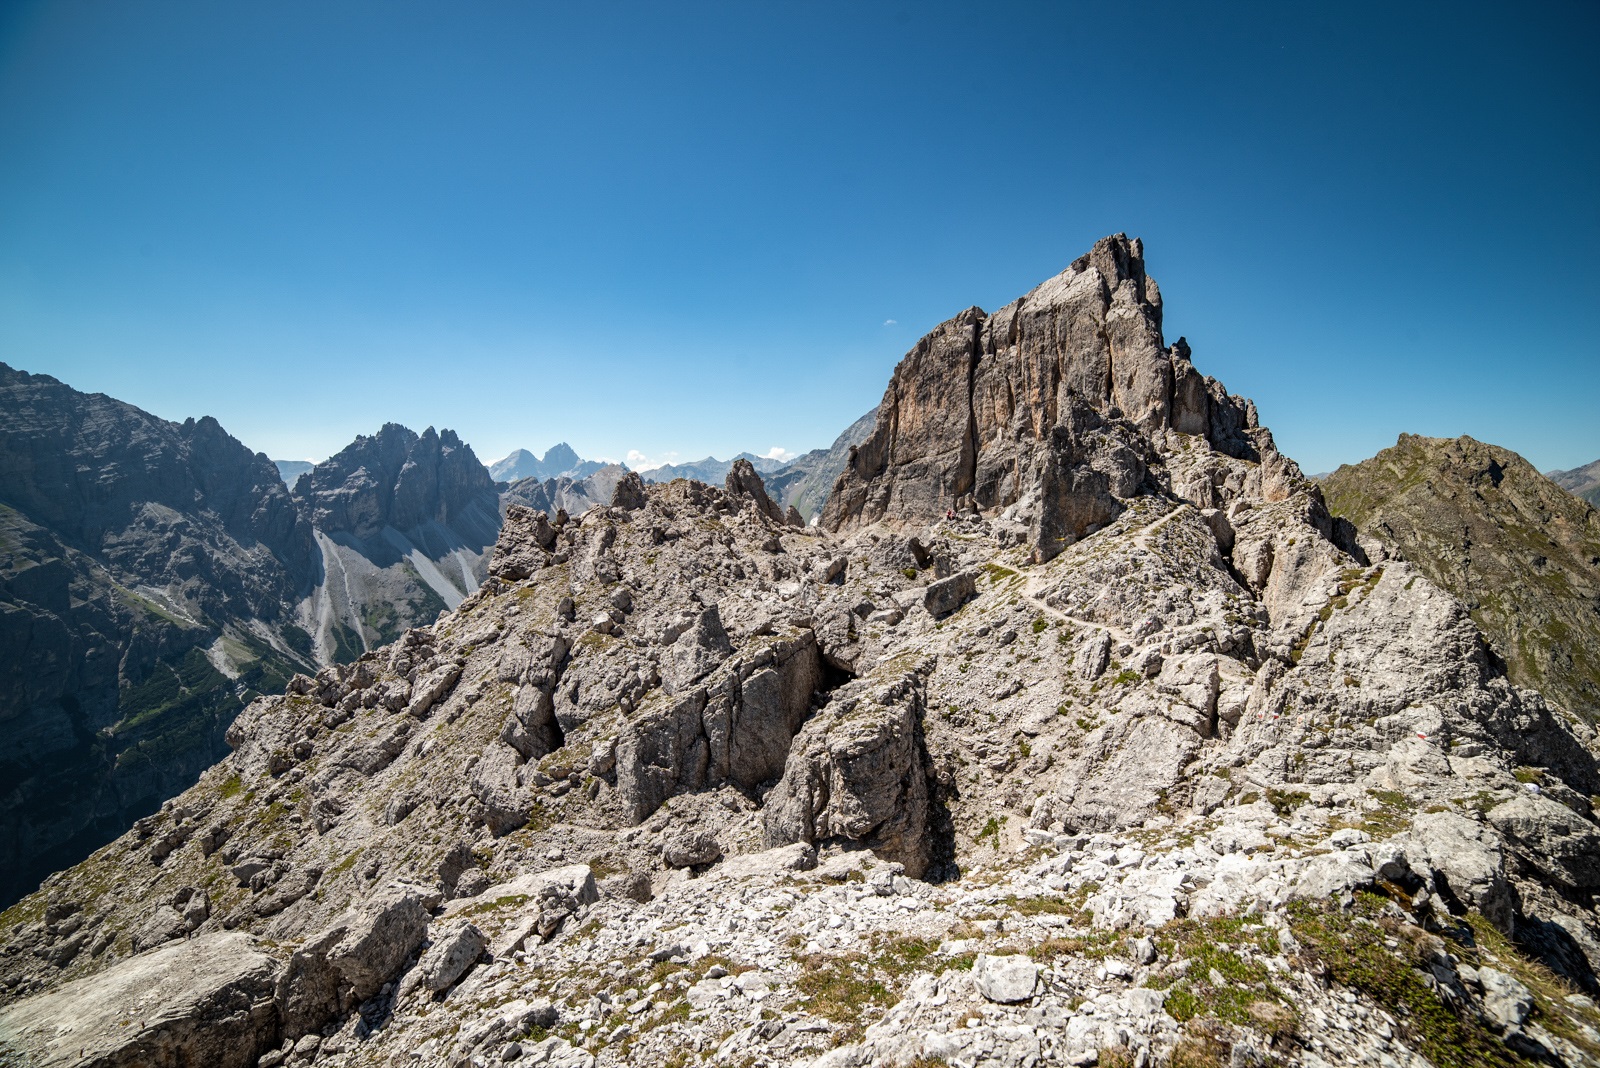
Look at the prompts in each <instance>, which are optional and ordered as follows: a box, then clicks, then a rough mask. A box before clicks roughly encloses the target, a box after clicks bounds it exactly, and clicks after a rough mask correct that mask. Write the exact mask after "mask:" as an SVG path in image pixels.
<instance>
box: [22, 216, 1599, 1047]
mask: <svg viewBox="0 0 1600 1068" xmlns="http://www.w3.org/2000/svg"><path fill="white" fill-rule="evenodd" d="M1097 260H1098V262H1096V261H1097ZM1142 271H1143V266H1142V255H1141V250H1140V249H1139V248H1138V246H1137V243H1136V242H1130V241H1127V240H1126V239H1125V238H1120V237H1118V238H1110V239H1108V240H1107V242H1103V243H1101V244H1099V245H1097V246H1096V249H1095V251H1094V252H1093V253H1092V254H1091V256H1090V257H1089V262H1085V263H1083V264H1082V265H1081V266H1077V265H1075V266H1074V267H1073V268H1071V269H1069V270H1068V271H1067V272H1064V273H1063V274H1062V275H1061V276H1058V277H1057V278H1056V279H1052V280H1051V281H1050V282H1047V283H1045V285H1044V286H1041V287H1039V288H1038V289H1036V290H1035V291H1034V292H1033V293H1031V294H1029V295H1028V296H1027V297H1024V298H1022V299H1021V300H1019V301H1017V302H1015V303H1014V304H1012V305H1008V306H1007V307H1006V308H1003V309H1001V310H1000V311H999V312H996V313H994V314H992V315H989V314H985V313H983V312H981V311H978V310H976V309H973V310H970V311H969V312H967V313H963V314H962V315H960V316H957V317H956V318H954V319H952V320H951V321H950V322H948V323H946V324H944V325H943V326H941V327H940V328H938V329H937V330H935V331H934V332H933V333H932V334H930V335H929V336H928V337H927V338H924V339H923V340H922V341H921V342H920V343H919V344H918V346H917V348H915V349H914V350H913V351H912V353H911V354H909V355H908V356H907V357H906V360H905V361H903V362H902V364H901V366H900V368H898V369H897V370H896V372H895V376H894V380H893V381H892V383H891V385H890V389H889V391H888V392H887V394H886V396H885V399H884V403H883V406H882V407H881V408H880V410H879V413H878V416H877V420H876V422H875V425H874V429H873V432H872V434H871V435H870V436H869V437H868V438H867V440H866V441H864V442H863V443H862V444H860V445H859V446H857V447H856V448H855V450H854V454H853V456H851V458H850V461H849V466H848V467H847V468H846V469H845V472H844V474H843V475H842V476H841V478H840V482H839V489H838V490H837V491H836V493H835V500H834V501H833V502H830V504H829V505H828V509H827V515H828V517H829V519H830V522H829V524H828V526H827V527H826V528H823V529H818V528H808V529H805V530H798V529H795V528H794V527H793V526H790V525H786V522H780V521H779V519H778V517H777V516H776V515H775V514H774V511H775V509H773V508H772V507H771V498H770V497H769V496H768V495H767V492H766V488H765V487H764V486H763V485H762V483H761V479H760V476H759V472H758V471H757V470H756V468H755V467H754V465H752V464H750V463H748V461H740V462H738V463H735V464H733V465H731V467H730V468H729V470H728V472H727V477H726V481H725V484H724V485H723V486H722V487H716V486H709V485H706V484H705V483H703V482H700V481H696V480H692V479H675V480H673V481H671V482H668V483H665V484H656V485H647V484H646V480H645V479H643V478H641V477H639V476H638V475H637V474H632V473H628V472H626V471H622V470H620V469H618V470H617V471H616V472H614V474H615V477H614V478H613V479H612V480H611V481H610V484H609V486H608V487H606V489H607V490H608V492H607V493H606V494H605V496H604V497H603V500H606V501H609V502H610V503H609V504H605V503H598V504H597V506H594V507H590V508H588V509H587V510H586V511H585V512H583V513H582V514H568V513H565V512H563V511H562V510H561V509H560V508H559V507H557V508H555V509H554V510H553V511H550V510H546V509H534V508H529V507H525V506H522V505H519V504H516V503H507V505H506V514H505V522H504V524H503V526H502V527H501V529H500V533H499V540H498V542H497V543H496V545H495V548H494V551H493V555H492V557H490V559H489V561H488V566H487V568H486V575H485V578H484V580H483V581H482V583H481V585H479V586H478V588H477V589H475V590H474V591H473V592H471V593H470V594H468V595H467V596H465V597H464V598H463V599H462V600H461V601H460V602H459V603H458V604H457V605H456V606H455V607H454V608H453V610H451V611H449V612H446V613H444V614H442V615H440V616H439V618H438V619H437V620H436V621H435V622H433V623H432V624H430V625H428V626H421V627H413V628H410V629H407V630H405V631H403V632H402V633H400V634H399V635H398V636H397V637H396V638H395V640H393V641H392V642H390V643H389V644H387V645H386V646H384V647H382V648H373V649H370V650H369V651H368V652H366V653H365V654H363V655H361V656H360V657H359V658H357V659H356V660H354V662H352V663H346V664H338V665H334V666H329V667H326V668H324V669H323V670H321V671H318V672H317V673H316V675H315V676H297V677H295V678H294V679H292V680H291V681H290V682H289V684H288V686H287V688H286V692H285V693H284V694H283V695H281V696H267V697H263V698H261V699H260V700H257V701H255V702H254V703H252V704H251V706H250V707H249V708H248V709H247V710H246V712H245V713H244V714H243V715H241V716H240V718H239V719H238V720H237V721H236V722H235V723H234V725H233V727H232V728H231V729H230V730H229V733H228V741H229V743H230V745H231V746H232V747H233V752H232V754H231V755H230V756H229V757H227V758H226V760H225V761H223V762H222V763H220V764H219V765H218V766H217V767H215V768H213V769H212V770H211V771H209V772H207V773H206V774H205V776H203V777H202V779H201V781H200V782H199V783H198V784H197V785H196V786H195V787H194V788H193V789H191V790H189V791H187V792H185V793H184V794H183V795H182V796H181V797H178V798H175V799H174V800H173V801H172V802H171V803H170V804H168V805H166V806H163V808H162V810H161V812H159V813H157V814H155V815H153V816H152V817H151V818H149V819H147V820H142V821H140V823H139V824H137V825H136V826H135V827H134V828H133V829H132V830H131V831H130V832H129V833H128V834H125V835H123V836H122V837H121V838H120V839H118V840H117V841H116V842H114V843H112V844H111V845H110V846H109V847H107V848H106V849H104V850H102V851H100V852H98V853H96V854H95V855H94V856H93V857H91V858H90V859H89V860H87V861H85V862H84V863H83V864H81V865H79V866H77V867H75V868H73V869H71V870H68V871H64V872H62V873H60V874H58V875H57V876H54V877H52V878H51V879H50V880H49V881H48V883H47V884H46V885H45V886H44V887H43V888H42V889H41V891H40V892H39V893H36V894H33V895H30V896H29V897H27V898H25V899H24V900H22V901H20V902H18V903H17V905H15V906H13V908H11V909H10V910H8V911H7V912H6V913H4V914H3V916H0V930H5V931H8V932H9V941H8V943H7V944H6V945H5V947H4V948H3V951H0V1059H4V1058H5V1056H6V1055H7V1054H12V1053H13V1051H15V1053H14V1057H13V1059H18V1060H24V1062H26V1059H27V1058H31V1059H33V1060H37V1061H39V1062H41V1063H63V1062H64V1063H72V1058H73V1053H72V1051H73V1050H80V1051H87V1052H84V1053H83V1054H81V1055H80V1057H79V1059H80V1060H84V1059H92V1060H94V1062H95V1063H104V1064H135V1063H144V1062H145V1061H148V1059H149V1057H148V1052H147V1051H149V1050H152V1049H158V1050H163V1051H171V1056H170V1058H169V1059H170V1060H171V1061H173V1062H175V1063H176V1062H182V1063H221V1064H231V1063H238V1064H240V1065H243V1066H248V1065H250V1064H252V1063H254V1064H256V1065H257V1066H258V1068H272V1066H274V1065H286V1066H288V1068H299V1066H300V1065H303V1064H308V1063H315V1064H317V1065H318V1066H321V1068H357V1066H366V1065H393V1066H402V1065H403V1066H407V1068H460V1066H462V1065H468V1064H471V1065H486V1064H489V1063H528V1064H539V1065H552V1066H559V1068H624V1066H627V1068H637V1066H647V1068H681V1066H683V1065H684V1064H685V1063H688V1062H691V1061H693V1060H695V1059H696V1058H695V1057H694V1056H693V1054H699V1057H698V1059H699V1060H701V1061H704V1062H705V1063H713V1062H714V1063H719V1064H720V1063H732V1064H743V1063H748V1064H795V1065H802V1066H805V1068H860V1066H865V1065H871V1064H908V1063H919V1062H920V1063H950V1064H960V1065H994V1066H1017V1068H1021V1066H1028V1065H1062V1066H1066V1065H1090V1064H1107V1065H1109V1064H1117V1065H1156V1066H1160V1065H1177V1064H1206V1065H1220V1064H1247V1065H1261V1064H1268V1063H1274V1062H1282V1063H1285V1064H1299V1065H1317V1064H1347V1063H1348V1064H1359V1063H1367V1064H1370V1063H1382V1064H1388V1063H1391V1062H1392V1063H1394V1064H1397V1065H1408V1066H1409V1065H1417V1066H1420V1065H1424V1064H1447V1063H1476V1064H1485V1065H1487V1064H1506V1063H1516V1062H1517V1061H1518V1059H1519V1058H1521V1059H1524V1060H1525V1061H1526V1062H1528V1063H1549V1064H1556V1063H1564V1064H1572V1065H1577V1064H1587V1063H1594V1061H1595V1059H1596V1057H1597V1056H1600V1013H1597V1011H1596V1009H1595V1001H1594V1000H1593V999H1594V998H1595V997H1596V996H1600V980H1597V979H1596V971H1597V969H1600V913H1597V910H1596V908H1595V903H1596V900H1597V895H1600V860H1597V858H1600V824H1597V822H1596V820H1595V818H1594V813H1595V808H1596V798H1597V796H1600V768H1597V765H1596V760H1595V755H1594V752H1595V748H1596V738H1597V736H1596V733H1595V732H1594V731H1593V730H1592V729H1591V728H1589V727H1587V726H1586V725H1585V724H1582V723H1580V722H1578V721H1576V720H1574V719H1572V718H1571V717H1569V716H1566V715H1564V714H1563V713H1561V712H1560V710H1558V709H1552V708H1551V707H1549V706H1548V705H1547V704H1546V703H1545V701H1544V700H1543V698H1542V697H1541V696H1540V695H1539V694H1538V693H1536V692H1533V691H1531V690H1525V689H1521V688H1519V687H1517V686H1515V685H1513V684H1512V683H1511V681H1509V680H1508V679H1507V677H1506V675H1505V672H1504V670H1503V668H1502V665H1501V664H1500V663H1499V662H1498V661H1497V659H1496V658H1495V657H1494V656H1492V655H1491V654H1490V652H1489V650H1488V648H1487V647H1486V646H1485V644H1484V642H1483V639H1482V636H1481V635H1480V633H1479V631H1478V630H1477V628H1476V627H1475V626H1474V625H1473V623H1472V620H1471V619H1470V618H1469V616H1468V614H1467V609H1466V607H1465V606H1464V605H1463V604H1462V603H1461V602H1460V601H1459V600H1457V599H1456V598H1455V597H1453V596H1452V595H1451V594H1450V593H1448V592H1446V591H1445V590H1444V589H1441V588H1440V587H1439V586H1438V585H1436V584H1435V583H1434V582H1432V581H1430V580H1429V578H1428V577H1427V576H1426V575H1425V574H1423V573H1422V572H1420V571H1419V570H1418V568H1417V567H1415V566H1413V565H1411V564H1410V563H1408V562H1406V561H1405V560H1403V559H1398V558H1392V557H1381V556H1380V557H1379V558H1376V559H1373V558H1369V557H1368V556H1367V555H1366V554H1364V553H1363V552H1362V550H1361V549H1360V547H1359V545H1358V544H1357V542H1356V540H1355V539H1354V538H1353V537H1352V536H1351V531H1349V530H1348V529H1346V528H1344V527H1341V526H1340V525H1338V524H1336V523H1335V522H1334V521H1333V520H1332V519H1331V518H1330V516H1329V515H1328V513H1327V511H1326V509H1325V507H1324V505H1323V500H1322V497H1321V495H1320V492H1319V491H1318V489H1317V487H1316V486H1315V485H1314V484H1312V483H1310V482H1308V481H1306V480H1305V479H1303V478H1302V477H1301V476H1300V474H1299V472H1298V469H1297V468H1295V467H1294V465H1293V464H1291V463H1289V462H1288V461H1287V460H1284V459H1283V458H1282V457H1281V456H1279V455H1278V454H1277V452H1276V450H1275V448H1273V445H1272V440H1271V436H1270V434H1268V433H1267V432H1266V431H1265V430H1264V429H1262V428H1261V427H1259V426H1258V425H1257V421H1256V419H1255V417H1254V412H1253V409H1252V408H1251V407H1250V406H1249V404H1248V402H1246V401H1243V400H1240V399H1239V398H1235V397H1231V396H1229V395H1228V394H1227V393H1226V392H1225V391H1224V390H1222V388H1221V386H1220V385H1219V384H1217V383H1215V382H1214V381H1212V380H1209V379H1203V378H1200V377H1199V376H1198V374H1197V373H1195V372H1194V371H1193V368H1192V364H1191V363H1190V360H1189V358H1188V354H1187V351H1186V346H1184V345H1181V344H1179V345H1174V346H1171V347H1166V346H1165V345H1164V343H1163V339H1162V338H1161V336H1160V320H1159V297H1158V295H1157V291H1156V289H1155V283H1154V282H1153V281H1151V280H1149V279H1148V278H1145V277H1144V276H1143V274H1142ZM1500 466H1501V469H1502V472H1503V474H1504V478H1503V480H1502V484H1501V487H1500V488H1501V489H1503V488H1504V487H1505V486H1509V485H1511V484H1512V482H1513V480H1514V479H1513V469H1512V467H1511V466H1510V465H1508V464H1504V463H1502V464H1501V465H1500ZM1488 470H1492V469H1488ZM1490 481H1491V482H1492V477H1491V479H1490ZM570 488H571V487H565V489H566V490H570ZM1493 488H1494V487H1492V486H1491V489H1493ZM543 489H544V490H546V491H548V489H549V487H543ZM557 489H562V487H557ZM600 489H601V487H599V486H598V485H591V486H590V487H588V492H592V493H595V494H599V493H600ZM1486 492H1487V491H1486ZM586 495H587V494H586ZM952 509H953V510H955V511H957V512H958V513H959V514H958V515H954V516H949V515H948V514H947V513H948V512H949V511H950V510H952ZM930 512H932V513H933V514H929V513H930ZM1374 554H1375V555H1376V550H1374ZM191 936H192V937H191ZM202 964H203V965H204V967H202V966H201V965H202ZM1558 976H1559V978H1557V977H1558ZM150 990H157V991H159V992H160V997H161V1001H162V1005H163V1011H162V1013H161V1014H160V1015H159V1017H156V1018H154V1019H150V1018H149V1016H148V1014H146V1012H145V1010H144V1008H143V1007H142V1005H143V1004H146V1002H141V1000H140V999H141V998H142V997H145V996H146V992H147V991H150ZM86 1007H89V1008H88V1009H86ZM91 1010H92V1011H91ZM13 1036H14V1037H13Z"/></svg>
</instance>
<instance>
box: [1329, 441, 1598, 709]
mask: <svg viewBox="0 0 1600 1068" xmlns="http://www.w3.org/2000/svg"><path fill="white" fill-rule="evenodd" d="M1322 489H1323V493H1324V494H1325V495H1326V497H1327V502H1328V507H1329V509H1330V510H1331V511H1332V512H1333V513H1334V514H1335V515H1338V516H1341V517H1344V518H1346V519H1348V520H1350V521H1351V522H1352V523H1354V524H1355V525H1356V526H1357V527H1359V528H1360V529H1361V530H1362V532H1363V535H1364V536H1365V538H1366V539H1367V541H1366V542H1365V544H1367V546H1368V549H1367V551H1368V553H1369V554H1370V555H1374V556H1376V555H1380V554H1383V553H1396V554H1399V555H1402V556H1404V557H1405V558H1406V559H1408V560H1410V561H1412V562H1413V563H1414V564H1415V565H1416V566H1417V567H1418V568H1420V569H1421V570H1422V571H1423V572H1424V573H1426V574H1427V576H1428V577H1429V578H1430V579H1432V580H1433V581H1434V582H1436V583H1438V584H1439V585H1440V586H1442V587H1444V588H1445V589H1447V590H1449V591H1450V592H1451V593H1453V594H1455V595H1456V596H1457V597H1459V598H1461V600H1462V601H1464V602H1465V603H1466V605H1467V607H1468V608H1469V609H1470V610H1471V612H1472V618H1473V620H1474V621H1475V622H1477V624H1478V625H1479V626H1480V627H1482V628H1483V630H1484V633H1485V634H1486V635H1488V637H1489V640H1490V642H1491V644H1492V645H1493V647H1494V649H1495V652H1496V653H1497V654H1498V655H1499V656H1500V657H1502V658H1503V659H1504V660H1505V662H1506V665H1507V668H1508V670H1509V673H1510V675H1511V678H1512V679H1514V680H1515V681H1516V682H1518V683H1520V684H1522V685H1524V686H1533V687H1537V688H1538V689H1539V691H1540V692H1541V693H1543V694H1544V696H1545V697H1546V698H1547V699H1548V700H1549V701H1550V702H1551V703H1552V704H1554V705H1557V706H1558V707H1560V708H1563V709H1566V710H1567V711H1569V712H1571V713H1573V714H1575V715H1577V716H1580V717H1582V718H1583V719H1586V720H1588V721H1589V722H1591V723H1600V513H1597V512H1596V511H1595V510H1594V508H1592V507H1591V506H1590V505H1589V504H1588V503H1587V502H1585V501H1582V500H1579V499H1578V498H1576V497H1573V496H1571V495H1569V494H1568V493H1566V492H1564V491H1563V490H1561V489H1560V488H1558V487H1557V486H1556V485H1555V484H1553V483H1552V482H1550V481H1549V480H1548V479H1546V478H1545V477H1544V476H1543V475H1541V474H1539V472H1538V471H1536V470H1535V469H1534V468H1533V465H1531V464H1529V463H1528V462H1527V461H1526V460H1524V459H1523V458H1522V457H1521V456H1518V455H1517V454H1516V453H1514V452H1512V451H1511V450H1510V449H1503V448H1501V447H1499V446H1497V445H1490V444H1487V443H1485V442H1481V441H1478V440H1476V439H1474V438H1471V437H1468V436H1466V435H1464V434H1463V435H1462V436H1460V437H1458V438H1429V437H1423V436H1421V435H1418V434H1401V435H1400V437H1399V440H1398V441H1396V442H1395V444H1394V445H1393V446H1391V447H1390V448H1387V449H1384V450H1383V451H1382V452H1379V453H1378V454H1377V455H1376V456H1374V457H1372V458H1371V459H1368V460H1364V461H1362V462H1361V463H1359V464H1354V465H1346V466H1343V467H1340V468H1339V469H1338V470H1337V471H1335V472H1333V474H1331V475H1329V476H1328V477H1327V478H1326V479H1324V480H1323V485H1322Z"/></svg>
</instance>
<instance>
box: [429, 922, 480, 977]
mask: <svg viewBox="0 0 1600 1068" xmlns="http://www.w3.org/2000/svg"><path fill="white" fill-rule="evenodd" d="M488 948H489V936H488V935H486V934H484V933H483V931H481V930H479V928H478V926H477V925H476V924H473V923H470V922H467V921H465V920H461V921H457V922H456V923H454V924H452V925H450V926H448V927H446V928H445V929H444V930H443V931H441V932H439V933H438V934H436V935H435V936H434V939H433V945H431V946H429V947H428V949H427V952H425V953H423V955H422V959H421V960H419V961H418V962H417V972H416V974H417V983H418V985H420V986H421V987H422V988H423V989H424V990H426V991H428V992H430V993H435V994H436V993H438V992H440V991H442V990H448V989H449V988H450V987H452V986H454V985H455V984H456V982H457V981H458V980H460V978H461V977H462V976H463V975H465V974H466V973H467V970H468V969H469V968H471V967H472V966H473V965H474V964H476V963H477V962H478V958H479V957H480V956H482V955H483V951H484V950H485V949H488Z"/></svg>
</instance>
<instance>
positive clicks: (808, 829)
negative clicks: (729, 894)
mask: <svg viewBox="0 0 1600 1068" xmlns="http://www.w3.org/2000/svg"><path fill="white" fill-rule="evenodd" d="M921 713H922V697H921V692H920V688H919V687H918V685H917V683H916V681H915V680H913V679H905V680H901V681H899V682H896V683H894V684H891V685H890V686H889V687H888V688H886V689H884V690H882V691H881V692H879V693H876V694H867V693H860V694H849V693H847V692H844V691H841V692H840V694H838V695H837V696H835V697H834V699H833V700H832V701H831V702H830V704H829V707H828V708H827V709H826V710H825V711H823V712H822V713H821V714H819V715H818V716H817V717H816V718H815V719H813V720H812V721H811V722H810V723H808V724H807V725H806V728H805V730H804V731H802V732H801V735H800V737H799V738H797V739H796V740H795V748H794V752H793V753H792V755H791V756H790V757H789V760H788V763H787V765H786V766H785V768H784V772H783V778H782V780H781V781H780V782H779V783H778V785H777V786H776V787H775V788H774V789H773V792H772V794H771V796H770V797H769V798H768V799H767V809H766V842H767V845H769V846H781V845H787V844H789V843H791V842H811V843H816V842H826V841H828V840H830V839H835V840H839V839H842V840H844V841H848V842H853V843H860V844H861V845H865V846H867V847H868V848H871V849H872V850H874V851H875V852H877V853H878V854H879V855H881V856H884V857H887V858H889V859H892V860H895V861H897V862H899V863H901V864H903V865H904V866H905V870H906V871H907V872H908V873H909V874H911V875H912V876H913V877H919V876H921V875H922V874H923V872H925V871H926V870H927V868H928V864H929V862H930V860H931V859H932V858H931V856H930V850H929V842H928V830H929V823H930V819H929V814H928V803H929V789H928V764H927V756H926V749H925V746H924V742H923V739H922V737H921V733H920V728H919V723H920V719H921Z"/></svg>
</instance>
